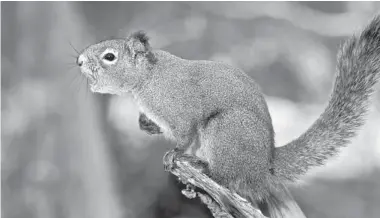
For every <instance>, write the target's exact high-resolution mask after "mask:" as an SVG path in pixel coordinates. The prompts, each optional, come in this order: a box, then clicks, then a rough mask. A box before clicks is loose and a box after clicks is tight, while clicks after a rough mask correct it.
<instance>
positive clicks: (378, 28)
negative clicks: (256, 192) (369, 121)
mask: <svg viewBox="0 0 380 218" xmlns="http://www.w3.org/2000/svg"><path fill="white" fill-rule="evenodd" d="M379 71H380V16H378V17H376V18H374V19H373V20H372V22H371V23H370V24H369V25H368V26H367V27H366V28H365V29H364V30H363V32H362V33H361V34H360V35H359V36H353V37H352V38H351V39H349V40H348V41H347V42H346V43H345V44H344V45H343V47H342V48H341V51H340V52H339V55H338V65H337V74H336V80H335V84H334V88H333V92H332V95H331V98H330V101H329V103H328V106H327V108H326V109H325V111H324V112H323V113H322V115H321V116H320V117H319V118H318V119H317V121H315V123H314V124H313V125H312V126H311V127H310V128H309V129H308V130H307V131H306V132H305V133H304V134H303V135H301V136H300V137H299V138H297V139H296V140H294V141H292V142H290V143H289V144H287V145H285V146H283V147H279V148H276V149H275V154H274V156H275V157H274V165H275V166H274V168H275V169H274V170H275V175H277V176H278V177H280V178H282V179H284V180H290V181H294V180H295V179H297V177H298V176H299V175H302V174H304V173H305V172H306V171H307V170H308V169H309V168H310V167H313V166H319V165H322V164H323V163H324V162H325V161H326V160H327V159H328V158H330V157H332V156H333V155H335V154H336V153H337V152H338V151H339V150H338V149H339V148H340V147H343V146H345V145H347V144H348V143H349V142H350V140H351V139H352V137H354V136H355V134H356V132H357V131H358V129H359V128H360V127H361V126H362V125H363V124H364V120H365V114H366V111H367V108H368V104H369V97H370V95H371V93H372V92H373V88H374V85H375V84H376V81H377V80H378V79H379Z"/></svg>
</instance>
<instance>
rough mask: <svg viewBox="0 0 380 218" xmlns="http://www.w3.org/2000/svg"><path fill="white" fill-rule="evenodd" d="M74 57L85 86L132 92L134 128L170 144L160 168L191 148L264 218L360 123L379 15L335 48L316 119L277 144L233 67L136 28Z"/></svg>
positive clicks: (260, 102)
mask: <svg viewBox="0 0 380 218" xmlns="http://www.w3.org/2000/svg"><path fill="white" fill-rule="evenodd" d="M77 63H78V65H79V66H80V70H81V72H82V73H83V74H84V75H85V76H86V77H88V79H89V80H90V89H91V90H92V92H98V93H109V94H122V93H126V92H128V93H131V94H132V95H133V96H134V98H135V100H136V102H137V103H138V105H139V107H140V111H141V114H140V118H139V123H140V128H141V129H144V130H145V131H147V132H149V133H151V134H160V133H162V134H164V135H165V136H167V137H168V138H170V139H172V140H174V141H175V142H176V143H177V146H176V148H175V149H172V150H171V151H169V152H168V153H167V154H166V155H165V158H164V159H165V165H166V166H167V167H170V164H171V163H170V162H171V161H172V160H173V158H177V157H180V156H181V155H183V154H184V152H185V151H187V150H189V149H191V148H194V146H196V147H195V148H196V152H195V153H194V154H193V155H194V157H196V159H197V160H199V161H201V162H202V163H204V167H205V168H207V174H208V175H209V176H210V178H212V179H213V180H215V181H216V182H218V183H219V184H221V185H223V186H225V187H227V188H229V189H230V190H232V191H235V192H236V193H238V194H239V195H241V196H242V197H244V198H246V199H248V200H249V201H250V202H252V203H253V204H263V203H264V204H265V205H266V207H267V210H268V215H269V216H270V217H284V216H285V214H286V212H285V211H286V210H287V209H289V207H291V205H287V202H288V200H289V199H292V196H291V195H290V193H289V191H288V189H287V187H286V185H287V184H288V183H291V182H296V181H297V179H299V177H300V176H301V175H303V174H305V172H306V171H308V170H309V169H310V168H311V167H315V166H320V165H323V164H324V163H325V161H326V160H328V159H329V158H330V157H332V156H334V155H335V154H337V153H338V152H339V148H341V147H344V146H346V145H348V144H349V143H350V140H351V139H352V138H353V137H354V136H355V134H356V132H357V131H358V130H359V129H360V127H362V126H363V124H364V122H365V115H366V111H367V108H368V105H369V103H370V94H371V93H372V92H373V87H374V85H375V84H376V82H377V80H378V78H379V68H380V17H376V18H374V19H373V20H372V21H371V22H370V24H369V25H368V26H367V27H366V28H364V30H363V31H362V32H361V34H359V35H357V36H352V37H351V38H350V39H348V40H347V41H346V42H345V44H344V45H343V46H342V47H341V49H340V51H339V54H338V63H337V69H336V79H335V83H334V86H333V90H332V94H331V97H330V100H329V102H328V105H327V107H326V109H325V110H324V112H323V113H322V114H321V116H320V117H319V118H318V119H317V120H316V121H315V122H314V124H313V125H312V126H311V127H310V128H309V129H308V130H307V131H306V132H305V133H303V134H302V135H301V136H300V137H298V138H297V139H295V140H293V141H291V142H290V143H288V144H286V145H285V146H282V147H277V148H276V147H275V142H274V130H273V126H272V120H271V116H270V114H269V112H268V107H267V103H266V101H265V99H264V96H263V94H262V92H261V91H260V88H259V86H258V84H256V82H255V81H254V80H253V79H252V78H250V77H249V76H247V74H245V73H244V72H243V71H242V70H240V69H238V68H236V67H233V66H230V65H227V64H224V63H219V62H213V61H206V60H186V59H182V58H180V57H177V56H175V55H173V54H170V53H168V52H166V51H162V50H154V49H152V48H151V46H150V45H149V40H148V37H147V35H146V34H145V33H144V32H141V31H140V32H136V33H133V34H131V35H130V36H129V37H127V38H121V39H112V40H105V41H101V42H99V43H96V44H93V45H91V46H89V47H87V48H86V49H84V50H83V51H82V53H81V54H80V55H79V57H78V59H77ZM205 172H206V171H205ZM300 216H301V215H300ZM293 217H294V216H293Z"/></svg>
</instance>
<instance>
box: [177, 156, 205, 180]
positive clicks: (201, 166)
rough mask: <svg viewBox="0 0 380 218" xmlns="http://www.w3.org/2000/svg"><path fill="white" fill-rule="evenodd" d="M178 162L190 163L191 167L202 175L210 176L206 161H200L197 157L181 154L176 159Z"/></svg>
mask: <svg viewBox="0 0 380 218" xmlns="http://www.w3.org/2000/svg"><path fill="white" fill-rule="evenodd" d="M178 160H179V161H186V162H188V163H190V165H191V166H193V167H194V168H195V169H197V170H199V171H200V172H202V173H203V174H206V175H207V176H209V175H210V173H209V172H210V169H209V165H208V163H207V162H206V161H204V160H202V159H200V158H199V157H197V156H194V155H189V154H183V155H181V156H180V157H178Z"/></svg>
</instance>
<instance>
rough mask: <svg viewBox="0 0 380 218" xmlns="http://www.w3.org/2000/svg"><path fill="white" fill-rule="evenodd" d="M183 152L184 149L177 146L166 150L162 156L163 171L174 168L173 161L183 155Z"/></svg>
mask: <svg viewBox="0 0 380 218" xmlns="http://www.w3.org/2000/svg"><path fill="white" fill-rule="evenodd" d="M183 153H184V151H183V150H181V149H179V148H177V147H176V148H174V149H171V150H170V151H168V152H166V154H165V155H164V158H163V162H164V168H165V171H171V170H172V169H174V168H175V163H174V161H176V160H178V158H179V157H181V156H183Z"/></svg>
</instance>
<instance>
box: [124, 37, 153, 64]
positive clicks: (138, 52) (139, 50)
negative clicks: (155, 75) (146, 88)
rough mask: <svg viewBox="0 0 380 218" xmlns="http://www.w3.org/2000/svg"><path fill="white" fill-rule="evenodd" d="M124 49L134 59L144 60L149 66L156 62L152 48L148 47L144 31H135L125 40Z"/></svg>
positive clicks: (147, 38)
mask: <svg viewBox="0 0 380 218" xmlns="http://www.w3.org/2000/svg"><path fill="white" fill-rule="evenodd" d="M126 49H127V50H128V51H129V52H130V54H131V56H132V57H133V58H134V59H141V58H145V59H146V60H147V61H148V62H149V63H151V64H154V63H155V62H156V58H155V56H154V54H153V53H152V48H151V47H150V45H149V37H148V36H147V35H146V33H145V32H144V31H137V32H135V33H133V34H131V35H130V36H129V37H128V38H127V44H126ZM140 61H141V60H140Z"/></svg>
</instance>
